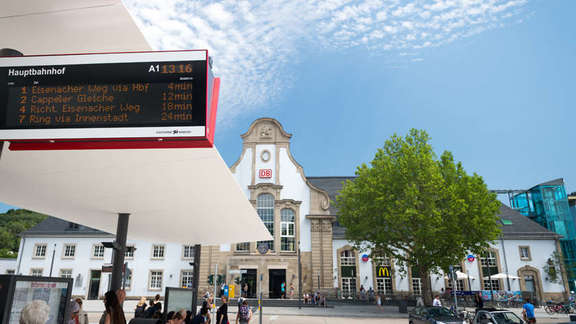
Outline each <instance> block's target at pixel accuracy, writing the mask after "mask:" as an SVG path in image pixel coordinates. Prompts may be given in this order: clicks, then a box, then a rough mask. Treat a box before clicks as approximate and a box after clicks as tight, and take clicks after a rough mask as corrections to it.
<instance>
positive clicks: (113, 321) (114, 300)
mask: <svg viewBox="0 0 576 324" xmlns="http://www.w3.org/2000/svg"><path fill="white" fill-rule="evenodd" d="M119 292H120V291H119ZM119 297H120V298H119ZM121 301H123V298H122V294H121V293H119V294H116V292H115V291H112V290H109V291H108V292H106V294H104V307H106V310H105V311H104V314H102V317H101V318H100V321H99V324H126V317H125V316H124V311H123V310H122V306H121Z"/></svg>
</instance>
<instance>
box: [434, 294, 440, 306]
mask: <svg viewBox="0 0 576 324" xmlns="http://www.w3.org/2000/svg"><path fill="white" fill-rule="evenodd" d="M432 306H434V307H442V302H441V301H440V295H436V296H434V301H432Z"/></svg>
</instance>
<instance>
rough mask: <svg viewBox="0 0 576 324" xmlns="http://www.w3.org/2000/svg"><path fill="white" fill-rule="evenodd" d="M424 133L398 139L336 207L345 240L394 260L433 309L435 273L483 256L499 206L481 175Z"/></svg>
mask: <svg viewBox="0 0 576 324" xmlns="http://www.w3.org/2000/svg"><path fill="white" fill-rule="evenodd" d="M429 140H430V138H429V136H428V134H427V133H426V132H425V131H423V130H415V129H412V130H410V133H409V135H407V136H406V137H404V138H403V137H400V136H398V135H394V136H392V137H391V138H390V139H389V140H387V141H386V142H385V144H384V147H383V148H381V149H378V152H377V153H376V156H375V158H374V160H373V161H372V162H371V164H370V166H368V165H366V164H362V165H361V166H359V167H358V168H357V170H356V176H357V177H356V178H355V179H354V180H353V181H347V182H346V183H345V184H344V187H343V189H342V190H341V192H340V195H339V196H338V197H337V199H336V205H337V206H338V208H339V209H340V212H339V222H340V223H341V224H342V225H343V226H345V227H346V235H347V238H348V239H349V240H351V241H353V242H354V245H355V246H356V248H357V249H359V250H370V251H371V254H372V257H379V256H388V257H392V258H393V259H394V260H395V261H396V262H397V263H398V264H399V265H400V268H401V269H403V270H401V271H404V272H405V271H406V269H408V268H411V269H412V271H413V272H417V273H413V276H418V277H419V278H421V280H422V293H423V298H424V302H425V303H426V304H427V305H430V304H431V301H432V295H431V294H432V291H431V282H430V274H431V273H438V272H439V271H440V270H444V271H447V269H448V268H449V266H450V265H455V264H460V262H461V260H462V259H463V258H464V257H465V256H466V253H468V252H472V253H476V254H480V253H481V252H482V251H484V250H486V248H488V246H489V243H490V242H491V241H494V240H496V239H497V238H498V236H499V234H500V226H499V224H498V220H499V218H498V216H497V213H498V210H499V207H500V202H499V201H498V200H497V199H496V195H495V194H493V193H491V192H490V191H488V189H487V187H486V184H485V183H484V181H483V180H482V177H480V176H479V175H477V174H473V175H468V174H466V172H465V171H464V168H463V167H462V164H461V163H460V162H458V163H455V162H454V159H453V157H452V154H451V153H450V152H444V153H443V154H442V156H441V157H440V159H438V158H437V157H436V155H435V154H434V151H433V150H432V146H431V145H430V144H429Z"/></svg>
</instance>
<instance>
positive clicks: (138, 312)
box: [134, 297, 146, 318]
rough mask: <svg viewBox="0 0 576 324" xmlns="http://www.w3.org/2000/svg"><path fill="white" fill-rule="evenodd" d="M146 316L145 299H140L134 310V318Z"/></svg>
mask: <svg viewBox="0 0 576 324" xmlns="http://www.w3.org/2000/svg"><path fill="white" fill-rule="evenodd" d="M145 314H146V297H140V301H139V302H138V304H136V309H135V310H134V317H135V318H139V317H144V316H145Z"/></svg>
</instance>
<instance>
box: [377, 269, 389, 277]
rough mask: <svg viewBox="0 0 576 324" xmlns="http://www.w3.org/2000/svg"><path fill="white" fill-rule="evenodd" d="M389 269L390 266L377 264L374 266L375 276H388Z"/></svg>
mask: <svg viewBox="0 0 576 324" xmlns="http://www.w3.org/2000/svg"><path fill="white" fill-rule="evenodd" d="M390 273H391V271H390V267H385V266H378V267H376V277H379V278H390V277H391V275H390Z"/></svg>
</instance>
